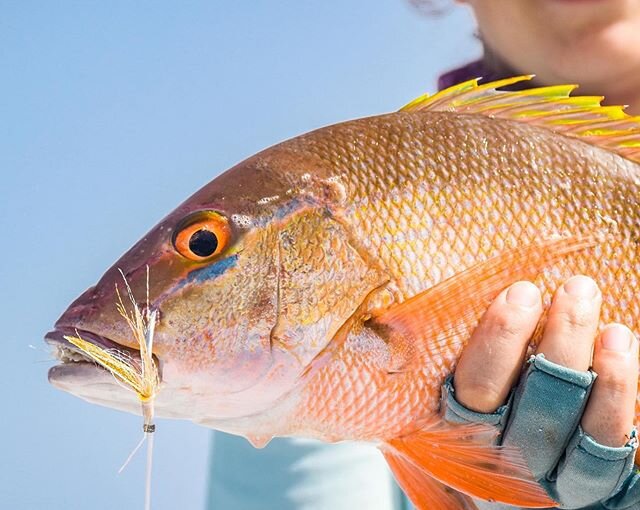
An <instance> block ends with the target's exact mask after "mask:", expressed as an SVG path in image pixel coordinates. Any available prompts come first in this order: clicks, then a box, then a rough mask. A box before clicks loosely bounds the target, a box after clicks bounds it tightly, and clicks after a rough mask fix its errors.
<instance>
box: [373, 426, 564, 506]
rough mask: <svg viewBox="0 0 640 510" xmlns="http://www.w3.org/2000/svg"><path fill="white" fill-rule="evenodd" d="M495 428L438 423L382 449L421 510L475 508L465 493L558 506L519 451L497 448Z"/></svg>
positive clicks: (508, 501) (510, 502)
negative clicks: (434, 481)
mask: <svg viewBox="0 0 640 510" xmlns="http://www.w3.org/2000/svg"><path fill="white" fill-rule="evenodd" d="M496 434H497V432H496V430H495V429H493V428H492V427H489V426H486V425H481V424H471V425H454V424H448V423H446V422H442V421H438V422H434V423H433V424H430V425H429V426H427V427H426V428H424V429H422V430H419V431H416V432H413V433H411V434H408V435H407V436H403V437H399V438H395V439H391V440H389V441H387V442H386V443H385V444H383V446H382V447H381V448H382V450H383V453H384V455H385V458H386V459H387V462H389V465H390V467H391V469H392V471H393V473H394V475H395V476H396V478H397V480H398V483H399V484H400V486H401V487H402V488H403V489H404V490H405V491H406V493H407V495H408V496H409V498H410V499H411V500H412V501H413V503H414V504H416V505H417V506H418V508H419V509H420V510H423V509H433V508H435V509H438V510H440V509H441V510H454V509H455V510H467V509H470V508H474V507H473V506H470V505H472V502H471V501H470V500H469V499H468V498H465V497H462V496H460V495H457V494H455V493H454V492H452V491H450V490H447V489H445V488H443V487H441V486H439V484H437V483H429V482H428V481H427V480H428V479H429V478H430V477H431V478H434V479H435V480H437V481H438V482H440V483H441V484H444V485H446V486H448V487H450V488H453V489H455V490H456V491H459V492H461V493H463V494H466V495H468V496H472V497H475V498H479V499H483V500H485V501H497V502H500V503H505V504H508V505H514V506H518V507H525V508H548V507H553V506H557V503H556V502H555V501H553V500H552V499H551V498H550V497H549V496H548V495H547V493H546V492H545V490H544V489H543V488H542V487H541V486H540V485H539V484H538V483H537V482H536V481H535V480H534V479H533V476H532V475H531V472H530V471H529V468H528V467H527V464H526V462H525V461H524V459H523V458H522V455H521V453H520V451H519V450H517V449H516V448H510V447H504V446H496V445H494V444H493V438H495V436H496Z"/></svg>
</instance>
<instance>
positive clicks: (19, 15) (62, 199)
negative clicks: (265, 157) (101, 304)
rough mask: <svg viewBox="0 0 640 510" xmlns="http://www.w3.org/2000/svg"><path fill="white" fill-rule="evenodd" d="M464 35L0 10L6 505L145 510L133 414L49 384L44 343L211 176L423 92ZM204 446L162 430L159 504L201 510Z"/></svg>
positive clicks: (299, 9) (1, 4) (330, 5)
mask: <svg viewBox="0 0 640 510" xmlns="http://www.w3.org/2000/svg"><path fill="white" fill-rule="evenodd" d="M472 32H473V24H472V21H471V18H470V16H469V15H468V13H467V12H466V9H465V8H462V7H456V8H453V9H452V10H451V12H450V13H449V14H448V15H446V16H443V17H432V18H427V17H424V16H420V15H419V14H418V13H417V12H416V11H415V10H413V9H411V8H410V7H409V5H408V4H407V3H406V2H405V1H404V0H369V1H364V0H347V1H345V0H331V1H329V0H323V1H314V2H311V1H303V0H286V1H285V0H251V1H246V0H245V1H241V0H218V1H215V2H214V1H208V2H204V1H203V2H190V1H184V2H168V1H159V0H155V1H153V2H151V1H148V2H147V1H113V0H109V1H101V2H99V1H88V0H82V1H77V2H74V1H55V2H54V1H46V0H43V1H40V2H34V1H24V0H14V1H1V0H0V192H1V194H0V227H1V229H0V233H1V235H2V242H1V244H0V247H1V250H0V257H2V259H1V261H0V288H1V289H2V294H0V314H1V317H2V326H3V328H4V331H3V335H2V344H1V345H2V358H1V361H0V363H1V365H0V367H1V368H0V391H1V392H2V393H1V397H2V400H1V403H2V406H1V408H0V438H1V439H0V440H1V443H0V459H1V463H0V508H3V509H4V508H7V509H38V510H40V509H50V510H57V509H61V510H62V509H64V510H69V509H76V508H77V509H112V508H122V509H135V508H142V499H143V488H142V485H143V465H144V455H140V456H138V457H137V458H136V459H135V460H134V462H133V463H132V464H131V465H130V467H129V468H128V469H127V470H126V471H125V472H124V473H123V474H122V475H120V476H118V475H117V469H118V467H119V466H120V464H121V463H122V461H123V460H124V459H125V458H126V456H127V454H128V453H129V452H130V450H131V448H132V447H133V446H134V445H135V443H136V442H137V441H138V439H139V437H140V434H141V432H140V428H141V421H140V419H139V418H138V417H135V416H129V415H126V414H123V413H120V412H116V411H112V410H110V409H103V408H99V407H96V406H91V405H89V404H87V403H85V402H83V401H81V400H79V399H76V398H74V397H71V396H69V395H67V394H64V393H62V392H59V391H56V390H54V389H53V388H52V387H50V386H49V385H48V384H47V379H46V373H47V369H48V368H49V366H51V361H50V358H51V356H50V355H49V352H48V350H47V348H46V346H45V345H44V343H43V342H42V335H43V334H44V333H45V332H46V331H47V330H49V329H50V328H51V326H52V325H53V323H54V321H55V319H56V318H57V316H58V315H59V314H60V312H62V311H63V309H64V308H65V307H66V306H67V304H68V303H69V302H70V301H71V300H72V299H73V298H75V297H76V295H78V294H79V293H80V292H81V291H82V290H84V289H85V288H86V287H88V286H90V285H92V284H93V283H94V282H95V281H96V280H97V279H98V277H99V276H100V275H101V274H102V272H103V271H104V270H105V269H106V268H107V267H108V266H110V265H111V264H112V262H113V261H114V260H115V259H116V258H117V257H118V256H119V255H120V254H121V253H122V252H124V251H125V250H126V249H127V248H128V247H129V246H130V245H132V244H133V243H134V242H135V241H136V240H137V239H138V238H139V237H140V236H141V235H142V234H143V233H144V232H145V231H146V230H147V229H149V228H150V227H151V226H153V225H154V224H155V223H156V222H157V220H159V219H160V218H161V217H162V216H163V215H164V214H165V213H167V212H168V211H169V210H171V209H172V208H173V207H174V206H175V205H177V204H178V203H179V202H181V201H182V200H183V199H184V198H185V197H186V196H188V195H190V194H191V193H192V192H193V191H195V190H196V189H197V188H199V187H200V186H202V185H203V184H205V183H206V182H208V181H209V180H210V179H211V178H213V177H214V176H215V175H217V174H218V173H219V172H220V171H222V170H224V169H226V168H228V167H229V166H231V165H232V164H234V163H236V162H237V161H239V160H241V159H244V158H245V157H247V156H250V155H251V154H252V153H254V152H256V151H258V150H260V149H262V148H264V147H267V146H269V145H272V144H274V143H276V142H278V141H280V140H282V139H285V138H288V137H291V136H294V135H297V134H299V133H302V132H304V131H308V130H310V129H313V128H316V127H319V126H322V125H325V124H331V123H335V122H338V121H341V120H346V119H350V118H354V117H361V116H366V115H372V114H376V113H381V112H385V111H391V110H394V109H397V108H398V107H399V106H401V105H402V104H404V103H406V102H408V101H409V100H410V99H412V98H413V97H415V96H417V95H419V94H420V93H422V92H424V91H425V90H433V89H434V87H435V78H436V76H437V74H438V73H439V72H440V71H442V70H445V69H449V68H451V67H452V66H455V65H458V64H461V63H463V62H466V61H468V60H469V59H471V58H473V57H476V56H477V55H478V54H479V52H480V48H479V45H478V43H477V42H476V41H475V40H474V38H473V36H472ZM29 344H32V345H33V346H34V348H31V347H29ZM209 441H210V433H209V431H208V430H206V429H204V428H200V427H197V426H195V425H192V424H190V423H178V422H169V421H160V422H159V423H158V432H157V434H156V447H157V448H156V453H155V466H154V477H153V491H154V508H155V509H157V510H159V509H174V508H186V509H201V508H203V505H204V498H205V483H206V471H207V457H208V448H209Z"/></svg>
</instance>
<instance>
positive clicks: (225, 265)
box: [185, 255, 238, 283]
mask: <svg viewBox="0 0 640 510" xmlns="http://www.w3.org/2000/svg"><path fill="white" fill-rule="evenodd" d="M237 261H238V255H232V256H230V257H227V258H224V259H222V260H219V261H218V262H215V263H214V264H211V265H208V266H205V267H201V268H200V269H194V270H193V271H191V272H190V273H189V274H188V275H187V279H186V282H185V283H194V282H195V283H198V282H204V281H207V280H211V279H213V278H217V277H218V276H220V275H221V274H222V273H224V272H225V271H226V270H227V269H230V268H232V267H234V266H235V265H236V262H237Z"/></svg>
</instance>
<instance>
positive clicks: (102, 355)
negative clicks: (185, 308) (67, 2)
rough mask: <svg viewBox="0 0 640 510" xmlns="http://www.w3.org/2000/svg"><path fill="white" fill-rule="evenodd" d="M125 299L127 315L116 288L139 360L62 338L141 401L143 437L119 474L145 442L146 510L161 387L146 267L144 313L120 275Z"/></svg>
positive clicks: (78, 339) (73, 338) (147, 508)
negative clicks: (154, 354)
mask: <svg viewBox="0 0 640 510" xmlns="http://www.w3.org/2000/svg"><path fill="white" fill-rule="evenodd" d="M120 274H121V275H122V279H123V280H124V284H125V288H126V291H127V297H128V300H129V302H130V304H131V310H130V311H129V310H128V309H127V307H126V306H125V304H124V301H123V299H122V296H121V294H120V290H119V289H118V286H117V284H116V296H117V299H118V301H117V303H116V307H117V309H118V312H119V313H120V315H121V316H122V318H123V319H124V320H125V321H126V323H127V325H128V326H129V328H130V329H131V332H132V333H133V336H134V338H135V339H136V341H137V343H138V346H139V348H140V360H139V361H138V360H136V359H134V358H133V357H132V356H131V355H129V354H128V353H127V352H124V351H122V350H119V349H103V348H102V347H100V346H98V345H95V344H93V343H91V342H87V341H86V340H83V339H82V338H81V336H80V335H79V334H78V332H77V331H76V336H65V337H64V338H65V339H66V340H68V341H69V342H71V343H72V344H73V345H75V346H76V347H77V348H78V349H80V350H81V351H82V352H83V353H84V354H86V355H87V356H88V357H89V358H90V359H92V360H93V361H95V362H96V363H98V364H99V365H100V366H102V367H104V368H105V369H106V370H108V371H109V372H111V374H112V375H113V376H114V377H115V379H116V381H117V382H118V383H119V384H120V385H121V386H124V387H125V388H126V389H128V390H131V391H133V392H134V393H135V394H136V395H137V396H138V399H139V401H140V405H141V408H142V418H143V424H142V431H143V436H142V439H141V440H140V442H139V443H138V444H137V445H136V447H135V448H134V449H133V451H132V452H131V454H130V455H129V456H128V457H127V459H126V460H125V462H124V464H123V465H122V467H121V468H120V469H119V470H118V473H121V472H122V471H123V470H124V468H125V467H126V466H127V465H128V464H129V462H130V461H131V459H132V458H133V456H134V455H135V454H136V453H137V451H138V450H139V449H140V448H141V447H142V445H143V444H144V443H145V441H146V442H147V462H146V472H145V503H144V508H145V510H150V509H151V470H152V465H153V437H154V435H153V433H154V432H155V427H156V426H155V423H154V421H153V417H154V399H155V397H156V395H157V393H158V390H159V387H160V376H159V374H158V367H157V365H156V363H155V361H154V359H153V335H154V332H155V326H156V322H157V317H158V314H157V310H152V309H151V307H150V306H149V266H147V303H146V306H145V307H144V310H143V309H141V308H140V306H139V305H138V303H137V301H136V299H135V297H134V295H133V291H132V290H131V287H130V285H129V283H128V282H127V279H126V277H125V275H124V273H123V272H122V271H120Z"/></svg>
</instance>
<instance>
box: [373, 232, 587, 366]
mask: <svg viewBox="0 0 640 510" xmlns="http://www.w3.org/2000/svg"><path fill="white" fill-rule="evenodd" d="M595 242H596V240H595V238H594V237H593V236H574V237H563V238H556V239H550V240H546V241H541V242H539V243H534V244H531V245H529V246H524V247H520V248H514V249H511V250H507V251H504V252H503V253H501V254H500V255H498V256H496V257H493V258H490V259H488V260H486V261H484V262H480V263H478V264H476V265H474V266H471V267H470V268H468V269H466V270H465V271H462V272H461V273H458V274H456V275H454V276H452V277H451V278H448V279H447V280H444V281H442V282H440V283H439V284H437V285H435V286H434V287H431V288H429V289H427V290H426V291H424V292H422V293H420V294H417V295H415V296H413V297H411V298H409V299H407V300H406V301H404V302H403V303H400V304H399V305H396V306H392V307H391V308H389V309H388V310H385V311H383V312H382V313H381V314H380V315H377V316H374V317H373V318H372V319H370V320H369V321H368V322H367V326H369V327H371V328H372V329H374V330H376V331H377V332H378V333H379V334H380V336H381V337H382V338H386V339H387V344H388V345H389V350H390V353H391V362H390V366H389V367H388V370H389V371H390V372H398V371H406V370H413V369H417V368H421V367H423V366H424V364H425V360H427V359H429V357H433V356H434V355H438V354H439V352H440V351H442V350H445V349H450V348H451V346H452V345H453V346H454V345H459V344H461V343H462V342H464V341H466V340H467V338H466V337H465V336H464V335H461V334H460V332H461V331H465V329H464V326H465V325H468V324H470V323H473V321H475V320H478V319H479V318H480V316H481V315H482V314H483V313H484V311H485V310H486V309H487V307H488V306H489V304H490V303H491V301H492V300H493V299H494V298H495V297H496V296H497V295H498V294H499V293H500V291H502V290H503V289H504V288H505V287H507V286H508V285H510V284H511V283H514V282H516V281H517V280H522V279H532V278H534V277H536V276H537V275H538V274H539V273H540V272H541V271H542V270H543V269H544V268H545V267H546V266H549V265H551V264H553V263H554V262H556V261H558V260H560V259H562V258H563V257H565V256H567V255H570V254H572V253H575V252H577V251H581V250H584V249H587V248H590V247H593V246H594V245H595Z"/></svg>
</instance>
